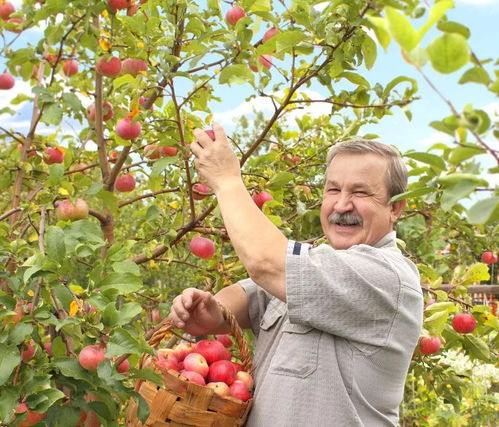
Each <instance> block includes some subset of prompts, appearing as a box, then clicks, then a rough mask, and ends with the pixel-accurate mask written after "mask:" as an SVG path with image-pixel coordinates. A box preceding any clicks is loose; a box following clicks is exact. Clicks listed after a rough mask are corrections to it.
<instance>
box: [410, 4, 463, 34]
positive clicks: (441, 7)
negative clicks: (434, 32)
mask: <svg viewBox="0 0 499 427" xmlns="http://www.w3.org/2000/svg"><path fill="white" fill-rule="evenodd" d="M452 7H454V2H453V1H449V0H443V1H439V2H436V3H434V4H433V6H432V7H431V9H430V13H429V15H428V20H427V21H426V22H425V23H424V24H423V26H422V27H421V28H420V29H419V30H418V35H419V39H420V40H421V38H422V37H423V36H424V35H425V34H426V32H427V31H428V30H429V29H430V28H431V27H433V25H434V24H435V23H436V22H438V21H439V20H440V19H441V18H442V17H443V16H444V15H445V12H447V10H448V9H450V8H452Z"/></svg>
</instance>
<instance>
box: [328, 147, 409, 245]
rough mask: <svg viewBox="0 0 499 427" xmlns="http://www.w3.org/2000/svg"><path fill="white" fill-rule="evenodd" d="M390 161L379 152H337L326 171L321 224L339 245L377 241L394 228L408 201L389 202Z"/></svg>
mask: <svg viewBox="0 0 499 427" xmlns="http://www.w3.org/2000/svg"><path fill="white" fill-rule="evenodd" d="M387 168H388V164H387V161H386V160H385V159H384V158H382V157H380V156H378V155H375V154H350V153H343V154H339V155H337V156H336V157H335V158H334V159H333V160H332V162H331V163H330V165H329V167H328V168H327V171H326V183H325V186H324V195H323V200H322V206H321V225H322V229H323V231H324V234H325V236H326V237H327V239H328V240H329V243H330V244H331V246H332V247H333V248H335V249H348V248H349V247H351V246H353V245H357V244H361V243H364V244H367V245H371V246H372V245H375V244H376V243H377V242H378V241H379V240H380V239H381V238H382V237H383V236H384V235H385V234H387V233H389V232H390V231H392V230H393V224H394V223H395V221H396V220H397V218H398V216H399V215H400V213H401V211H402V209H403V207H404V204H405V203H404V202H396V203H394V204H393V205H389V204H388V203H387V202H388V200H389V196H388V190H387V188H386V185H385V177H386V173H387Z"/></svg>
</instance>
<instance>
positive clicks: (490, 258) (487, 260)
mask: <svg viewBox="0 0 499 427" xmlns="http://www.w3.org/2000/svg"><path fill="white" fill-rule="evenodd" d="M482 262H483V263H484V264H495V263H496V262H497V257H496V256H494V253H493V252H490V251H486V252H484V253H483V254H482Z"/></svg>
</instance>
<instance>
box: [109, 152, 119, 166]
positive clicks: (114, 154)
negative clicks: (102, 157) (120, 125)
mask: <svg viewBox="0 0 499 427" xmlns="http://www.w3.org/2000/svg"><path fill="white" fill-rule="evenodd" d="M118 154H119V153H118V152H117V151H116V150H115V151H113V152H112V153H111V154H110V155H109V161H110V162H111V163H116V160H117V159H118Z"/></svg>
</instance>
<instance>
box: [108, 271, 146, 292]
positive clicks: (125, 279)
mask: <svg viewBox="0 0 499 427" xmlns="http://www.w3.org/2000/svg"><path fill="white" fill-rule="evenodd" d="M99 288H100V289H101V290H102V291H106V290H108V289H114V290H116V291H117V292H118V293H119V294H121V295H127V294H129V293H131V292H137V291H138V290H140V289H141V288H142V279H141V278H140V277H137V276H136V275H134V274H130V273H110V274H109V275H107V276H106V277H105V278H104V279H103V280H102V281H101V282H100V284H99Z"/></svg>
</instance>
